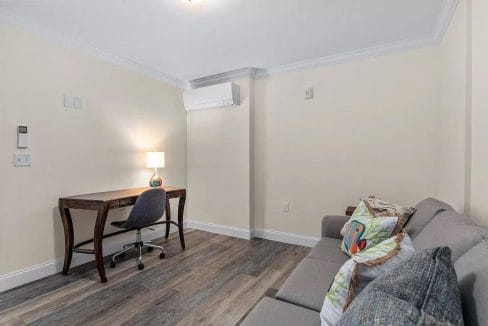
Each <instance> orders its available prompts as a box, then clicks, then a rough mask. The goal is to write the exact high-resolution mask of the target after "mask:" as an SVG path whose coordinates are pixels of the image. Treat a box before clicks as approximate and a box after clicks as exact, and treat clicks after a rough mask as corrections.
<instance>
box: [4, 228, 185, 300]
mask: <svg viewBox="0 0 488 326" xmlns="http://www.w3.org/2000/svg"><path fill="white" fill-rule="evenodd" d="M176 231H177V229H176V228H173V227H172V228H171V232H176ZM163 235H164V231H163V227H157V228H155V230H154V231H152V230H151V231H149V230H148V231H147V232H143V234H142V237H143V239H144V240H154V239H157V238H161V237H162V236H163ZM134 237H135V235H134V234H133V233H130V234H127V235H125V236H124V237H122V238H118V239H117V240H114V241H106V242H105V243H104V248H103V254H104V256H106V255H111V254H113V253H115V252H117V251H118V250H120V249H122V246H123V245H124V244H126V243H129V242H133V241H134V239H135V238H134ZM94 259H95V258H94V256H93V255H85V254H77V253H73V259H72V261H71V267H75V266H78V265H81V264H84V263H87V262H89V261H92V260H94ZM63 261H64V258H63V257H60V258H56V259H54V260H51V261H48V262H45V263H41V264H38V265H34V266H30V267H27V268H24V269H21V270H19V271H15V272H10V273H7V274H3V275H0V292H3V291H6V290H9V289H12V288H14V287H17V286H20V285H23V284H26V283H29V282H32V281H36V280H39V279H41V278H44V277H46V276H49V275H53V274H56V273H59V272H61V271H62V269H63Z"/></svg>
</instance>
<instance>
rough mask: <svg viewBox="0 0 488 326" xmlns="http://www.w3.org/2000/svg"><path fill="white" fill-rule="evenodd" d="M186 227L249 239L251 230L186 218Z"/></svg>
mask: <svg viewBox="0 0 488 326" xmlns="http://www.w3.org/2000/svg"><path fill="white" fill-rule="evenodd" d="M186 227H187V228H191V229H196V230H201V231H206V232H210V233H217V234H223V235H227V236H229V237H234V238H241V239H246V240H251V230H249V229H244V228H238V227H233V226H227V225H220V224H213V223H206V222H200V221H197V220H187V221H186Z"/></svg>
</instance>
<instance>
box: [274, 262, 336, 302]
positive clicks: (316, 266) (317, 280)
mask: <svg viewBox="0 0 488 326" xmlns="http://www.w3.org/2000/svg"><path fill="white" fill-rule="evenodd" d="M341 266H342V264H340V263H339V264H338V263H334V262H328V261H324V260H320V259H314V258H304V259H303V260H302V262H301V263H300V264H299V265H298V266H297V268H296V269H295V270H294V271H293V272H292V273H291V275H290V277H288V279H287V280H286V281H285V283H284V284H283V286H282V287H281V289H280V290H279V291H278V293H277V294H276V298H277V299H280V300H284V301H287V302H290V303H293V304H296V305H299V306H302V307H304V308H307V309H312V310H315V311H320V310H321V309H322V304H323V303H324V298H325V295H326V293H327V291H328V290H329V287H330V285H331V284H332V281H333V280H334V277H335V275H336V274H337V272H338V271H339V269H340V268H341Z"/></svg>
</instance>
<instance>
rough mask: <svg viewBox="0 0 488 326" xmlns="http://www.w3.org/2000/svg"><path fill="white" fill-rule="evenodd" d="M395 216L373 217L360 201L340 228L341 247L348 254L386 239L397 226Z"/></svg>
mask: <svg viewBox="0 0 488 326" xmlns="http://www.w3.org/2000/svg"><path fill="white" fill-rule="evenodd" d="M397 222H398V218H397V217H396V216H384V217H374V216H373V215H372V214H371V213H370V212H369V210H368V208H367V207H366V205H365V203H364V202H361V203H360V204H359V206H358V208H357V209H356V211H355V212H354V214H353V216H352V217H351V219H350V220H349V221H348V222H347V223H346V224H345V225H344V228H343V229H342V232H343V236H344V238H343V239H342V243H341V249H342V251H344V253H346V254H347V255H349V256H354V255H356V254H357V253H358V252H360V251H362V250H366V249H368V248H371V247H372V246H374V245H376V244H378V243H380V242H381V241H384V240H386V239H388V238H389V237H390V236H391V235H392V233H393V231H394V230H395V228H396V226H397Z"/></svg>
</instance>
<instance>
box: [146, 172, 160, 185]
mask: <svg viewBox="0 0 488 326" xmlns="http://www.w3.org/2000/svg"><path fill="white" fill-rule="evenodd" d="M162 185H163V179H161V177H160V176H159V175H158V172H157V171H154V174H153V176H152V177H151V180H149V186H151V188H158V187H161V186H162Z"/></svg>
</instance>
